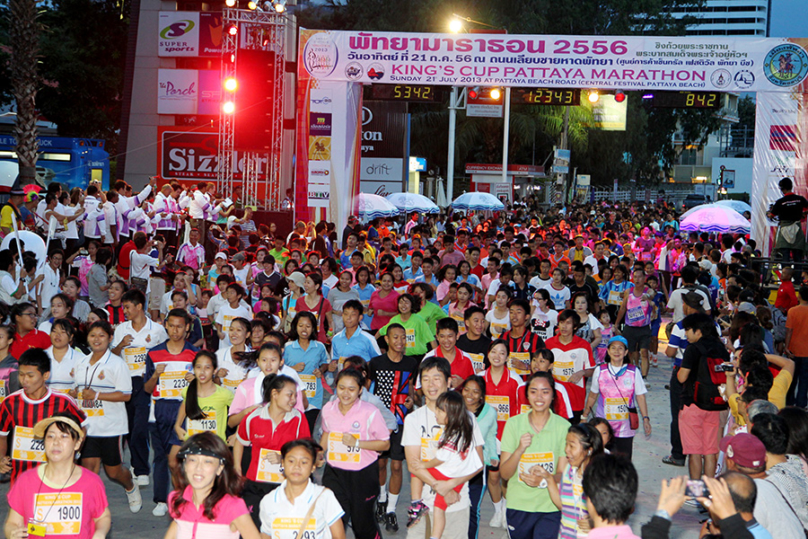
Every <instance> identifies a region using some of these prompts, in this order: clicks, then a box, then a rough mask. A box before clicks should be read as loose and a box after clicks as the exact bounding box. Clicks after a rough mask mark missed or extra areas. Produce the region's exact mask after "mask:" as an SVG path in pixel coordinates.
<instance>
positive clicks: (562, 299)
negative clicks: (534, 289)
mask: <svg viewBox="0 0 808 539" xmlns="http://www.w3.org/2000/svg"><path fill="white" fill-rule="evenodd" d="M544 289H545V290H547V291H548V292H550V301H552V302H553V306H554V307H555V309H556V310H557V311H563V310H564V309H566V308H567V302H568V301H569V300H570V298H571V297H572V294H570V289H569V288H568V287H566V286H565V287H564V288H562V289H561V290H556V289H555V288H553V285H552V284H548V285H547V286H545V287H544Z"/></svg>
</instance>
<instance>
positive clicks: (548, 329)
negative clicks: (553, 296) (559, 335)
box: [530, 307, 558, 341]
mask: <svg viewBox="0 0 808 539" xmlns="http://www.w3.org/2000/svg"><path fill="white" fill-rule="evenodd" d="M557 325H558V311H554V310H553V309H548V310H547V312H546V313H544V312H542V311H541V309H539V308H538V307H537V308H536V310H535V311H533V316H532V317H531V319H530V329H531V331H533V333H538V335H539V337H541V338H542V340H544V341H546V340H547V339H549V338H550V337H552V336H553V335H555V328H556V326H557Z"/></svg>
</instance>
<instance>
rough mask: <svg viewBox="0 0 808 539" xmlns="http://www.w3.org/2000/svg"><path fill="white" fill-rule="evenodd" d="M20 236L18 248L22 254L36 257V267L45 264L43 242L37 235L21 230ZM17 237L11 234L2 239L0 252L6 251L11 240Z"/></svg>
mask: <svg viewBox="0 0 808 539" xmlns="http://www.w3.org/2000/svg"><path fill="white" fill-rule="evenodd" d="M19 234H20V243H21V245H20V248H21V249H22V252H23V253H34V254H35V255H36V261H37V265H38V266H41V265H42V264H44V263H45V260H46V259H47V256H46V253H45V240H43V239H42V238H40V237H39V236H38V235H36V234H34V233H33V232H30V231H28V230H21V231H20V232H19ZM16 237H17V234H15V233H14V232H11V233H10V234H9V235H8V236H6V237H5V238H3V243H2V244H0V251H2V250H3V249H8V248H9V245H11V240H13V239H14V238H16Z"/></svg>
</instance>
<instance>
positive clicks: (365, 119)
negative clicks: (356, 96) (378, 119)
mask: <svg viewBox="0 0 808 539" xmlns="http://www.w3.org/2000/svg"><path fill="white" fill-rule="evenodd" d="M372 121H373V111H372V110H370V109H369V108H367V107H362V125H363V126H365V125H367V124H369V123H370V122H372Z"/></svg>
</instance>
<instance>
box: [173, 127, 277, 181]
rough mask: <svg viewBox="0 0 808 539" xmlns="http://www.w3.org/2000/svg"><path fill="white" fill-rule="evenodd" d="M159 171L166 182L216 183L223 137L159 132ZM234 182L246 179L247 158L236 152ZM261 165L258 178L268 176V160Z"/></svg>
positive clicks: (189, 132) (212, 134)
mask: <svg viewBox="0 0 808 539" xmlns="http://www.w3.org/2000/svg"><path fill="white" fill-rule="evenodd" d="M157 159H158V163H157V167H158V170H159V171H160V175H161V176H162V177H163V178H189V179H199V180H215V179H216V177H217V172H218V169H219V134H218V133H211V132H207V133H205V132H198V131H183V130H182V128H181V127H176V126H175V127H162V128H159V138H158V152H157ZM233 161H234V162H233V168H234V171H233V178H234V179H239V178H241V177H242V174H241V173H242V171H243V170H244V162H243V157H242V156H240V155H239V154H238V152H236V154H235V155H234V160H233ZM259 161H260V162H259V163H258V164H257V168H258V175H259V177H263V175H264V174H265V173H266V169H267V163H266V158H263V159H260V160H259Z"/></svg>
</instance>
